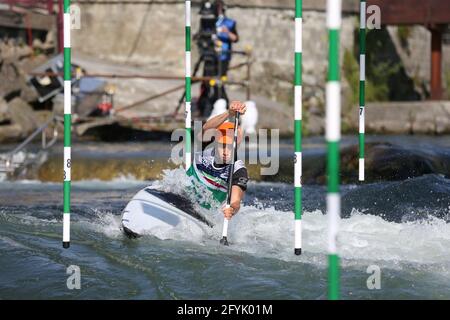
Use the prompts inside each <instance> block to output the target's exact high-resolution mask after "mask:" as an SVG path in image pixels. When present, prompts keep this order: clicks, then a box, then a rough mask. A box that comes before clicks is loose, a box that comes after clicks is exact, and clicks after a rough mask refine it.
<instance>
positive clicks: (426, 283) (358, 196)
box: [0, 137, 450, 299]
mask: <svg viewBox="0 0 450 320" xmlns="http://www.w3.org/2000/svg"><path fill="white" fill-rule="evenodd" d="M378 140H379V141H381V140H382V141H383V142H386V141H388V142H389V143H391V144H392V148H393V149H392V150H394V149H395V148H396V147H398V146H400V145H401V146H402V148H404V149H402V150H411V149H414V150H415V152H416V153H415V155H417V152H419V153H420V154H421V155H422V156H423V158H424V159H425V160H427V161H430V159H435V158H438V159H439V161H440V166H439V168H441V169H442V168H444V169H445V168H447V165H448V163H449V162H450V155H449V150H450V149H449V147H450V139H449V138H448V137H444V138H429V137H422V138H417V137H395V138H391V137H382V138H379V139H378ZM314 141H315V140H311V141H309V142H311V143H312V142H314ZM354 142H355V141H354V140H352V139H347V141H346V140H345V139H344V143H346V144H348V145H352V144H354ZM307 143H308V140H305V144H307ZM90 146H91V147H92V146H96V144H95V143H94V144H91V145H90ZM97 146H98V147H100V145H97ZM316 147H317V146H316ZM316 147H314V148H311V150H313V149H315V148H316ZM110 148H112V149H113V150H115V151H114V152H116V153H117V149H121V150H122V151H123V150H126V149H128V148H129V149H130V150H131V149H133V148H135V147H131V146H130V147H129V146H126V145H121V146H120V147H118V146H114V145H112V146H110ZM149 148H150V149H151V147H149ZM306 149H308V148H306ZM317 149H319V150H322V151H324V149H323V144H322V147H321V146H320V145H319V146H318V147H317ZM388 149H389V148H388ZM92 150H95V148H93V149H92ZM133 150H134V149H133ZM395 150H398V149H395ZM288 151H289V150H288ZM93 152H94V151H93ZM130 152H131V151H130ZM133 152H134V151H133ZM288 153H289V152H288ZM305 153H306V154H308V151H307V150H306V151H305ZM312 153H314V152H312V151H311V154H312ZM75 154H76V153H75ZM388 154H390V153H389V152H388ZM391 154H392V153H391ZM145 156H146V157H147V156H148V157H149V158H151V153H149V154H147V155H145ZM120 157H122V158H124V157H126V152H125V153H123V152H120ZM399 159H400V158H399ZM397 160H398V159H397ZM397 160H392V159H391V160H390V161H397ZM425 160H424V161H422V162H421V161H418V162H415V163H417V164H416V166H417V168H416V169H417V170H416V172H415V174H411V176H410V177H408V178H398V177H396V178H392V177H388V176H386V177H384V178H383V177H382V178H383V179H381V178H379V179H376V180H374V181H371V182H367V183H363V184H359V183H356V181H355V182H349V183H346V184H345V185H343V186H342V189H341V193H342V206H343V207H342V216H343V219H342V220H341V223H340V233H339V237H338V245H339V252H340V256H341V267H342V268H341V297H342V298H343V299H416V298H419V299H450V224H449V221H450V179H449V178H448V175H446V173H445V172H433V170H431V171H430V170H428V169H427V170H424V169H423V168H422V169H421V168H419V164H423V163H424V162H425V163H427V161H425ZM74 161H75V160H74ZM398 161H400V160H398ZM442 161H444V162H445V161H447V164H446V163H442ZM392 165H393V166H394V167H395V165H397V166H398V163H397V164H394V163H392ZM430 167H431V168H434V167H433V166H432V165H430ZM441 169H440V170H441ZM304 170H305V171H308V168H307V167H305V168H304ZM421 170H422V171H421ZM185 182H186V181H185V176H184V172H183V170H182V169H181V168H171V169H165V170H163V171H162V174H161V178H159V179H155V180H147V181H142V180H139V179H137V178H136V177H132V176H122V177H112V178H111V179H103V180H100V179H92V178H89V179H81V180H79V181H74V182H73V183H72V210H71V211H72V216H71V218H72V230H71V237H72V238H71V247H70V249H63V248H62V245H61V237H62V185H61V184H60V183H57V182H52V181H42V180H39V179H18V180H7V179H4V180H3V181H1V182H0V298H1V299H118V298H120V299H326V297H327V256H326V253H327V216H326V215H325V214H324V213H325V190H326V189H325V186H323V185H321V184H305V186H304V194H303V198H304V203H303V206H304V216H303V230H304V233H303V251H304V252H303V254H302V255H301V256H295V255H294V254H293V236H294V233H293V227H294V223H293V221H294V217H293V213H292V212H293V188H292V184H291V183H287V182H283V179H281V181H253V182H251V183H250V185H249V188H248V192H247V194H246V198H245V203H244V206H243V208H242V209H241V212H240V213H239V214H238V215H237V216H236V217H235V218H233V219H232V220H231V222H230V229H229V239H230V242H231V245H230V247H223V246H221V245H219V243H218V239H219V238H220V235H221V223H220V221H221V217H220V214H218V213H217V212H210V213H209V214H210V215H211V219H212V220H214V221H216V222H217V223H216V226H215V227H214V228H213V229H212V230H211V232H210V233H209V234H207V235H201V236H199V235H196V234H192V233H191V232H189V230H185V232H181V233H180V232H178V233H176V234H173V235H170V236H169V237H168V238H166V239H164V240H162V239H158V238H156V237H153V236H151V235H147V236H144V237H141V238H139V239H134V240H130V239H127V238H126V237H125V236H124V235H123V233H122V232H121V230H120V215H121V211H122V210H123V208H124V207H125V205H126V204H127V202H128V201H129V199H130V198H131V197H132V196H133V195H134V194H135V193H136V192H137V191H139V190H140V189H141V188H143V187H145V186H148V185H153V186H158V187H159V188H161V189H165V190H170V191H172V192H179V193H182V192H183V186H184V185H185ZM71 265H76V266H78V267H79V268H80V272H81V289H79V290H77V289H74V290H70V289H68V287H67V284H66V282H67V279H68V277H69V276H70V275H69V274H67V273H66V271H67V268H68V267H69V266H71ZM378 269H379V271H380V274H379V275H380V277H379V278H380V289H372V290H371V289H369V288H368V285H367V281H368V278H369V276H371V274H372V273H373V270H378ZM368 270H369V271H370V270H372V271H371V273H368Z"/></svg>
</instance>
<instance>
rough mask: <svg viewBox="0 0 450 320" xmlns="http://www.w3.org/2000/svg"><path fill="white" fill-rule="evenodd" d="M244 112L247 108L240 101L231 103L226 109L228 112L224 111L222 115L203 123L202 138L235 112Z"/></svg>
mask: <svg viewBox="0 0 450 320" xmlns="http://www.w3.org/2000/svg"><path fill="white" fill-rule="evenodd" d="M246 110H247V106H246V105H245V103H243V102H240V101H233V102H231V104H230V109H228V111H225V112H224V113H221V114H219V115H217V116H215V117H212V118H211V119H209V120H208V121H206V122H205V124H204V125H203V136H205V133H207V131H208V130H211V129H214V130H215V129H217V128H218V127H219V126H220V125H221V124H222V123H224V122H225V121H226V120H227V119H228V117H230V116H234V113H235V112H239V113H240V114H244V113H245V111H246ZM201 140H202V139H201Z"/></svg>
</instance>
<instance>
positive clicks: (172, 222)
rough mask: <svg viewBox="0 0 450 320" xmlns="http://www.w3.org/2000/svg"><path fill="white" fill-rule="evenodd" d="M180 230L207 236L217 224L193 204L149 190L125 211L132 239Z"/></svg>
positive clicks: (124, 220) (125, 226)
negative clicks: (182, 228)
mask: <svg viewBox="0 0 450 320" xmlns="http://www.w3.org/2000/svg"><path fill="white" fill-rule="evenodd" d="M177 227H185V228H186V227H187V228H189V229H190V230H192V231H193V232H196V233H198V232H201V233H203V232H204V231H205V229H206V228H208V229H209V228H212V227H213V224H212V223H211V222H210V221H208V220H207V219H206V218H205V217H204V216H202V215H201V214H199V213H198V212H196V211H195V210H194V208H193V206H192V204H191V202H190V201H189V200H187V199H185V198H183V197H182V196H179V195H177V194H174V193H170V192H163V191H159V190H157V189H151V188H149V187H147V188H144V189H142V190H141V191H139V192H138V193H137V194H136V195H135V196H134V197H133V198H132V199H131V201H130V202H129V203H128V204H127V206H126V207H125V209H124V210H123V214H122V229H123V231H124V232H125V234H126V235H127V236H129V237H131V238H136V237H138V236H141V235H143V234H153V235H158V234H167V233H170V231H171V230H173V229H175V228H177Z"/></svg>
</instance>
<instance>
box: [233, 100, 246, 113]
mask: <svg viewBox="0 0 450 320" xmlns="http://www.w3.org/2000/svg"><path fill="white" fill-rule="evenodd" d="M245 111H247V106H246V105H245V103H243V102H240V101H232V102H231V104H230V109H229V110H228V112H229V113H230V115H232V116H233V115H234V113H235V112H239V113H240V114H245Z"/></svg>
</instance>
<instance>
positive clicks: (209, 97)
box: [175, 52, 228, 117]
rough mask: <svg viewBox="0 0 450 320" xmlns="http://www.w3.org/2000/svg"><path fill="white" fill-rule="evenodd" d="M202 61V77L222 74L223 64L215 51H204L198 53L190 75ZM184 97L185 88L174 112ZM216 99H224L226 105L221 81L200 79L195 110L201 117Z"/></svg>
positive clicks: (179, 106)
mask: <svg viewBox="0 0 450 320" xmlns="http://www.w3.org/2000/svg"><path fill="white" fill-rule="evenodd" d="M202 63H203V76H204V77H217V76H223V75H225V74H224V71H225V73H226V70H223V69H224V68H223V64H222V61H221V60H220V58H219V57H218V55H217V54H216V53H215V52H204V53H202V54H201V55H200V57H199V59H198V60H197V62H196V63H195V65H194V72H193V74H192V77H195V76H196V75H197V72H198V70H199V69H200V65H201V64H202ZM185 97H186V89H185V90H184V92H183V94H182V96H181V97H180V99H179V100H178V106H177V108H176V111H175V114H177V113H178V111H179V109H180V108H181V105H182V104H183V102H184V99H185ZM218 99H225V100H226V101H227V105H228V96H227V94H226V91H225V87H224V85H223V83H222V82H221V81H218V82H217V83H215V84H213V85H211V84H210V83H208V82H207V81H202V84H201V89H200V96H199V98H198V101H197V106H196V108H197V110H198V111H200V115H201V116H202V117H208V116H209V115H210V114H211V112H212V109H213V106H214V102H216V101H217V100H218Z"/></svg>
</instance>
